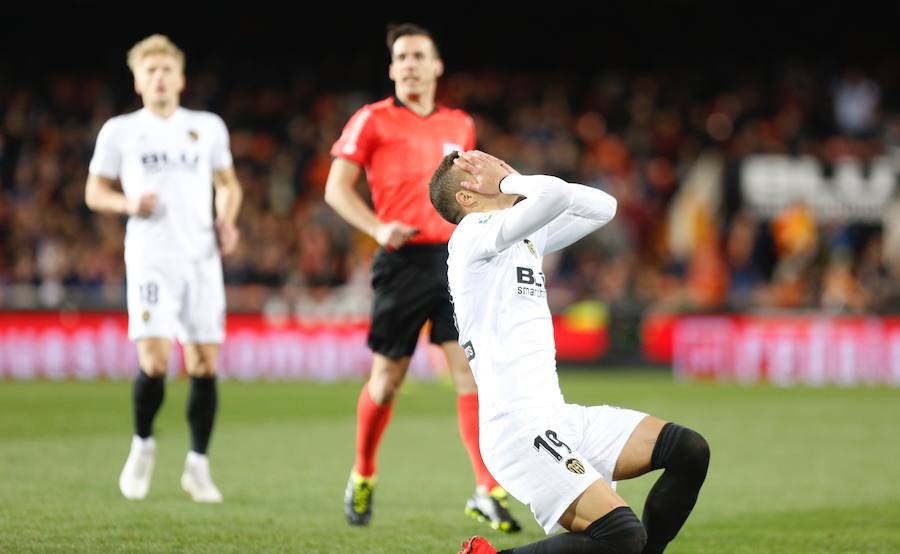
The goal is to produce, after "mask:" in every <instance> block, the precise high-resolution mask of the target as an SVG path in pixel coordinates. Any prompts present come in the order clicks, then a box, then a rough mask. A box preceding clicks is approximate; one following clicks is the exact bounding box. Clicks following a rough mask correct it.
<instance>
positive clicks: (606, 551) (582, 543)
mask: <svg viewBox="0 0 900 554" xmlns="http://www.w3.org/2000/svg"><path fill="white" fill-rule="evenodd" d="M646 541H647V534H646V532H645V531H644V526H643V525H641V520H639V519H638V518H637V516H636V515H635V514H634V512H633V511H631V508H629V507H628V506H621V507H619V508H616V509H614V510H613V511H611V512H609V513H608V514H606V515H605V516H603V517H601V518H600V519H598V520H597V521H595V522H593V523H591V524H590V525H589V526H588V528H587V529H585V530H584V532H582V533H562V534H560V535H554V536H552V537H550V538H547V539H544V540H542V541H538V542H535V543H531V544H527V545H525V546H518V547H516V548H510V549H509V550H501V551H500V552H498V553H497V554H641V552H642V549H643V548H644V543H646Z"/></svg>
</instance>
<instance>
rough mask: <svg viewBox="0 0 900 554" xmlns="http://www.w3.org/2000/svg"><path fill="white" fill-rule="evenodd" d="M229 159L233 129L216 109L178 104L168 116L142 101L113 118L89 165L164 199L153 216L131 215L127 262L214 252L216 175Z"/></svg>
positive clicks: (137, 191)
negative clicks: (230, 130) (137, 107)
mask: <svg viewBox="0 0 900 554" xmlns="http://www.w3.org/2000/svg"><path fill="white" fill-rule="evenodd" d="M231 165H232V159H231V152H230V150H229V145H228V130H227V129H226V127H225V123H224V122H223V121H222V119H221V118H220V117H219V116H217V115H215V114H212V113H209V112H200V111H193V110H187V109H184V108H178V109H177V110H175V112H174V113H173V114H172V115H171V116H170V117H168V118H162V117H159V116H157V115H155V114H153V112H151V111H150V110H148V109H146V108H144V109H141V110H138V111H136V112H133V113H130V114H126V115H121V116H118V117H114V118H112V119H110V120H109V121H107V122H106V124H105V125H103V128H102V129H101V130H100V134H99V135H98V136H97V147H96V149H95V150H94V157H93V159H91V164H90V173H91V174H93V175H99V176H101V177H106V178H108V179H117V178H118V179H120V180H121V182H122V189H123V191H124V193H125V195H126V196H128V197H131V198H133V197H137V196H140V195H141V194H144V193H150V192H152V193H156V194H157V196H158V200H159V203H158V205H157V208H156V210H155V212H154V213H153V214H152V215H151V216H150V217H136V216H132V217H130V218H129V219H128V225H127V227H126V233H125V260H126V262H127V261H128V260H130V259H131V260H137V259H142V260H148V259H149V260H166V259H182V260H200V259H204V258H208V257H210V256H213V255H216V254H217V247H216V237H215V230H214V228H213V188H212V175H213V171H217V170H221V169H226V168H228V167H230V166H231Z"/></svg>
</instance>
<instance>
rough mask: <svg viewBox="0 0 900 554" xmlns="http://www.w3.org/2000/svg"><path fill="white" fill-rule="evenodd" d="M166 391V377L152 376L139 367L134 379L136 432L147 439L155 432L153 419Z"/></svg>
mask: <svg viewBox="0 0 900 554" xmlns="http://www.w3.org/2000/svg"><path fill="white" fill-rule="evenodd" d="M165 391H166V377H165V376H162V377H150V376H149V375H147V374H146V373H144V370H142V369H139V370H138V375H137V377H136V378H135V379H134V387H133V389H132V400H133V404H134V434H135V435H137V436H139V437H140V438H142V439H146V438H148V437H150V436H151V435H152V434H153V420H154V418H156V412H158V411H159V407H160V406H162V403H163V398H164V397H165Z"/></svg>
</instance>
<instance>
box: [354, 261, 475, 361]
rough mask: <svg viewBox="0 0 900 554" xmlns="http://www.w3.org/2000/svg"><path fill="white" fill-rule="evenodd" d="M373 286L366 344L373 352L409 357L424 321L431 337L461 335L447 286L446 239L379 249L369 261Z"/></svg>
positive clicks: (444, 338)
mask: <svg viewBox="0 0 900 554" xmlns="http://www.w3.org/2000/svg"><path fill="white" fill-rule="evenodd" d="M372 288H373V289H374V291H375V299H374V301H373V303H372V323H371V327H370V328H369V348H371V349H372V350H373V351H374V352H377V353H379V354H381V355H383V356H386V357H388V358H395V359H396V358H403V357H405V356H411V355H412V353H413V351H414V350H415V349H416V342H417V341H418V338H419V332H420V331H421V330H422V326H423V325H424V324H425V321H427V320H431V342H433V343H435V344H441V343H444V342H448V341H455V340H457V338H458V337H459V334H458V333H457V331H456V325H455V324H454V322H453V306H452V304H451V303H450V292H449V290H448V286H447V245H446V244H408V245H406V246H403V247H402V248H400V249H399V250H394V251H387V250H384V249H383V248H379V249H378V251H377V252H376V253H375V257H374V259H373V261H372Z"/></svg>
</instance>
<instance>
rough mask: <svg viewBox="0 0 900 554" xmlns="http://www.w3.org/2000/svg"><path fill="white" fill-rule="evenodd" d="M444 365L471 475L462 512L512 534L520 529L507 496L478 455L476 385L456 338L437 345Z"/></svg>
mask: <svg viewBox="0 0 900 554" xmlns="http://www.w3.org/2000/svg"><path fill="white" fill-rule="evenodd" d="M441 349H442V350H443V351H444V356H445V357H446V358H447V367H448V368H449V369H450V376H451V378H452V379H453V384H454V386H455V387H456V394H457V396H456V410H457V421H458V423H459V436H460V437H461V438H462V442H463V445H464V446H465V447H466V451H467V452H468V453H469V461H470V462H471V463H472V472H473V473H474V474H475V484H476V487H475V493H474V494H473V495H472V496H471V498H469V499H468V500H467V501H466V507H465V509H464V511H465V513H466V515H468V516H470V517H472V518H474V519H476V520H478V521H483V522H487V523H489V524H490V526H491V527H493V528H494V529H496V530H498V531H503V532H505V533H515V532H517V531H520V530H521V529H522V528H521V526H520V525H519V522H517V521H516V520H515V519H514V518H513V517H512V515H511V514H510V513H509V495H507V494H506V491H505V490H504V489H503V488H502V487H501V486H500V485H499V483H497V481H496V480H495V479H494V477H493V475H491V472H490V471H488V468H487V467H486V466H485V465H484V460H483V459H482V458H481V448H480V447H479V445H478V387H477V386H476V385H475V377H474V376H473V375H472V369H471V368H470V367H469V361H468V360H467V359H466V354H465V352H464V351H463V349H462V347H461V346H460V345H459V343H458V342H456V341H448V342H445V343H443V344H441Z"/></svg>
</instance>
